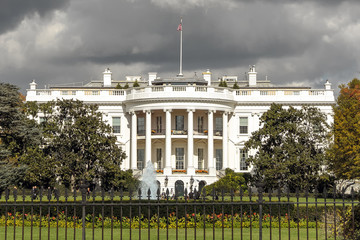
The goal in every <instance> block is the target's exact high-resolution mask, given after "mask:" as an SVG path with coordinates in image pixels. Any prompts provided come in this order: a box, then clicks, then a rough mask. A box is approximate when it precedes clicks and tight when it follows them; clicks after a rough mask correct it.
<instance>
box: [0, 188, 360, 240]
mask: <svg viewBox="0 0 360 240" xmlns="http://www.w3.org/2000/svg"><path fill="white" fill-rule="evenodd" d="M344 192H345V191H342V192H341V193H338V192H337V191H336V189H334V190H332V191H331V193H327V191H326V189H324V191H323V193H318V192H317V191H315V192H313V193H308V192H305V193H299V192H298V191H297V192H296V193H290V192H289V191H287V192H282V191H280V190H277V191H272V192H269V193H263V192H262V191H261V189H260V191H258V192H257V193H256V194H253V193H252V192H251V191H249V192H246V193H244V192H243V191H242V190H241V189H239V190H238V191H235V192H234V191H230V192H224V191H222V192H216V191H214V190H213V191H208V192H206V190H205V189H203V190H202V191H201V192H197V191H196V190H195V191H194V192H190V193H188V192H187V191H186V190H185V194H184V196H177V195H176V194H174V195H173V196H171V195H170V194H169V191H168V190H167V191H166V192H165V193H161V192H160V191H159V190H158V192H157V193H156V197H154V199H151V195H152V194H151V192H150V190H149V191H147V192H146V193H143V192H141V190H138V191H137V192H123V191H121V190H120V191H113V190H110V191H104V190H100V191H97V190H93V191H90V190H89V189H88V188H85V187H84V188H81V189H80V190H78V191H73V192H70V191H68V190H66V189H65V190H64V191H59V190H58V189H50V188H49V189H43V188H40V189H37V188H34V189H32V190H25V189H24V190H19V189H16V188H15V189H12V190H11V191H10V190H6V191H4V192H3V193H2V195H1V197H0V239H360V235H359V232H360V210H359V208H358V207H357V205H358V204H359V201H358V200H357V195H356V194H355V193H354V191H351V194H349V195H346V194H345V193H344Z"/></svg>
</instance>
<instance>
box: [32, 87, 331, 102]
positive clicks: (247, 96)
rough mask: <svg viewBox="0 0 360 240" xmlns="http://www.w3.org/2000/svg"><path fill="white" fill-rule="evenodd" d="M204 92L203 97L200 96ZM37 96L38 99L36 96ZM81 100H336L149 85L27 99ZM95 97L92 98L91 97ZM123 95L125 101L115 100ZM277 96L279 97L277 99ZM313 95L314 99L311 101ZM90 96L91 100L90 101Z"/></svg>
mask: <svg viewBox="0 0 360 240" xmlns="http://www.w3.org/2000/svg"><path fill="white" fill-rule="evenodd" d="M199 92H201V94H197V93H199ZM36 96H37V97H36ZM60 96H62V97H67V98H69V97H72V96H76V98H77V99H79V100H82V101H98V100H99V98H101V101H126V100H135V101H136V100H137V99H146V98H169V99H171V98H182V97H184V98H194V99H196V98H206V99H212V98H214V99H219V100H227V101H228V100H230V101H250V102H251V101H277V100H279V101H297V100H301V101H303V100H304V101H305V100H306V101H333V100H332V99H334V93H333V91H326V90H321V89H315V90H310V89H231V88H218V87H210V86H150V87H139V88H130V89H126V90H123V89H119V90H118V89H86V88H83V89H37V90H28V94H27V98H29V99H33V101H37V99H39V101H41V99H44V101H45V100H46V101H48V100H51V99H55V98H57V97H60ZM90 96H92V98H91V97H90ZM114 96H121V97H123V98H119V97H116V98H113V97H114ZM274 96H276V98H274ZM309 96H311V98H309ZM89 97H90V98H89Z"/></svg>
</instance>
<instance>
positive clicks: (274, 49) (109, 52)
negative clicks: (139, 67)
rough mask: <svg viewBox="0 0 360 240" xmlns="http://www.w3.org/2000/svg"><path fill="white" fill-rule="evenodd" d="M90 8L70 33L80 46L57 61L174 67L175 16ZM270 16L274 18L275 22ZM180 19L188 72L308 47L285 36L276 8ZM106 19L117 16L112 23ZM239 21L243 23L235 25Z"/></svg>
mask: <svg viewBox="0 0 360 240" xmlns="http://www.w3.org/2000/svg"><path fill="white" fill-rule="evenodd" d="M93 4H95V5H96V6H94V7H93V8H92V9H87V11H86V12H78V13H80V14H81V15H82V16H84V17H85V18H84V19H82V20H80V22H79V25H78V26H77V27H76V28H74V29H73V33H74V34H76V32H77V31H78V29H79V28H81V29H82V32H81V35H82V37H81V38H82V39H86V41H84V44H83V45H82V46H81V47H80V48H78V49H76V53H75V54H74V56H64V58H58V59H57V60H60V61H61V60H63V61H64V62H69V61H70V62H71V61H75V62H77V61H84V62H92V63H99V64H111V63H123V64H131V63H135V62H151V63H152V64H159V65H162V64H165V63H167V62H169V61H172V62H176V61H177V57H178V54H179V50H178V48H179V33H178V32H176V27H177V25H178V23H179V16H180V13H179V12H178V11H176V10H173V9H165V10H164V9H163V8H159V7H158V6H156V5H154V4H150V3H149V2H135V3H132V2H126V1H122V2H121V3H116V2H113V5H112V6H113V7H112V8H107V7H106V5H105V6H104V5H102V4H101V3H95V2H94V3H93ZM269 8H270V10H269ZM99 11H106V12H107V14H106V16H103V15H102V16H101V15H99V14H98V13H99ZM274 11H275V12H277V15H275V16H274V14H273V12H274ZM183 15H184V32H183V34H184V62H186V63H185V64H186V65H188V66H189V67H193V68H196V65H199V64H201V65H204V66H209V65H214V62H215V63H216V65H217V67H219V68H220V67H225V66H226V67H231V66H235V65H236V64H238V63H239V61H240V60H241V59H243V60H246V59H256V58H259V57H284V56H288V55H293V54H301V52H302V51H303V49H304V48H305V46H306V45H309V44H311V40H310V39H307V38H306V37H304V36H299V35H297V32H294V31H291V30H292V29H293V28H294V27H297V26H294V24H292V23H289V22H286V21H284V20H283V18H282V17H281V16H284V15H285V16H286V12H284V11H283V10H282V9H281V8H278V6H266V7H264V6H257V7H253V8H249V9H237V10H233V11H229V10H228V9H225V8H210V9H206V11H205V10H204V9H199V8H194V9H189V10H188V11H187V12H186V13H185V14H183ZM112 16H117V17H116V19H115V20H116V21H114V19H113V17H112ZM240 16H241V18H242V19H249V20H248V21H239V17H240ZM255 19H256V21H252V20H255ZM268 19H272V20H271V21H268ZM86 26H91V28H89V27H87V28H86ZM298 28H301V27H300V26H299V27H298ZM269 29H271V30H269ZM254 30H256V31H254ZM303 30H305V31H306V29H301V31H303ZM299 31H300V29H299ZM94 32H96V34H94ZM70 35H71V33H70Z"/></svg>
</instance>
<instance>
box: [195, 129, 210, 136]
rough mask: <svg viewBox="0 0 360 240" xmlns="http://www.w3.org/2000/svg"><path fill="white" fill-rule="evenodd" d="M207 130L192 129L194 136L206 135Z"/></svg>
mask: <svg viewBox="0 0 360 240" xmlns="http://www.w3.org/2000/svg"><path fill="white" fill-rule="evenodd" d="M207 134H208V130H207V129H194V135H204V136H205V135H207Z"/></svg>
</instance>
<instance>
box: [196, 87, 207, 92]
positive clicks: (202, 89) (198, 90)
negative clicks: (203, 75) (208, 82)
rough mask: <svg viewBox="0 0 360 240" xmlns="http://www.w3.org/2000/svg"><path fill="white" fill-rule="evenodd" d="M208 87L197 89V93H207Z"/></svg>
mask: <svg viewBox="0 0 360 240" xmlns="http://www.w3.org/2000/svg"><path fill="white" fill-rule="evenodd" d="M206 91H207V87H195V92H206Z"/></svg>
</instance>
